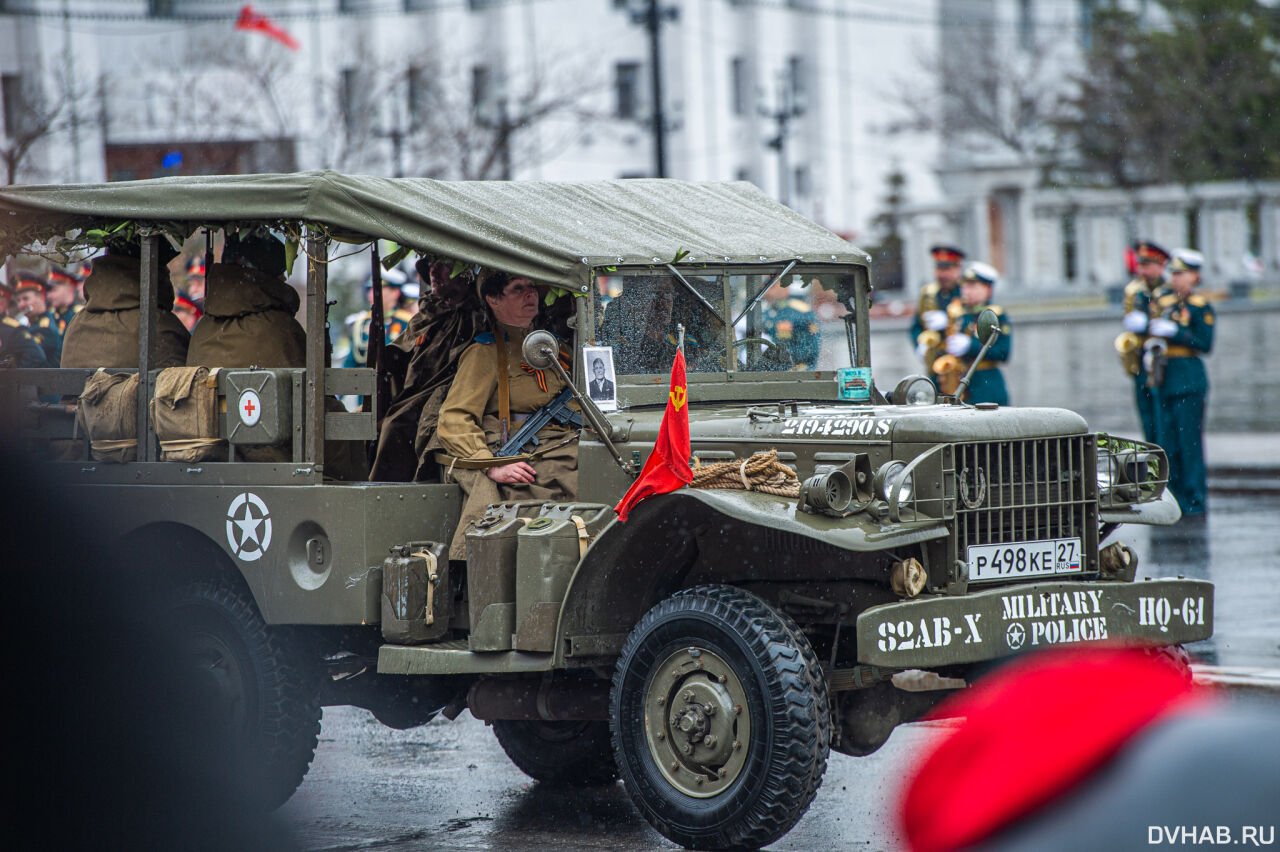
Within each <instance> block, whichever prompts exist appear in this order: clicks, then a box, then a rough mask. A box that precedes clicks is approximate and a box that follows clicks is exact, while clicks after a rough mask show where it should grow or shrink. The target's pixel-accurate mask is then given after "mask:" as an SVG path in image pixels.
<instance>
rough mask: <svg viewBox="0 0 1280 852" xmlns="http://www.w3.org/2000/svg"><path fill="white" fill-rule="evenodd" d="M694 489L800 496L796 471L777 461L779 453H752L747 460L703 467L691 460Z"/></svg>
mask: <svg viewBox="0 0 1280 852" xmlns="http://www.w3.org/2000/svg"><path fill="white" fill-rule="evenodd" d="M690 485H691V486H692V487H693V488H736V489H739V490H746V491H759V492H761V493H763V494H774V495H776V496H778V497H799V496H800V479H799V477H797V476H796V472H795V471H794V470H792V469H791V468H789V467H787V466H786V465H785V464H783V463H782V462H780V461H778V451H777V450H769V451H768V452H761V453H755V454H754V455H752V456H751V458H748V459H742V460H738V459H734V460H733V461H724V462H712V463H711V464H703V463H702V462H701V461H700V460H699V459H698V457H697V456H694V458H693V482H691V483H690Z"/></svg>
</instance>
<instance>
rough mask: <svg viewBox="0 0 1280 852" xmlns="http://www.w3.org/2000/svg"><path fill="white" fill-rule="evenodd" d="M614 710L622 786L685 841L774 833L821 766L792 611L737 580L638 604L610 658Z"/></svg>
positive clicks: (816, 687) (825, 712)
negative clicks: (643, 607) (636, 616)
mask: <svg viewBox="0 0 1280 852" xmlns="http://www.w3.org/2000/svg"><path fill="white" fill-rule="evenodd" d="M610 714H611V718H612V722H611V724H612V727H613V748H614V753H615V755H616V757H617V761H618V766H619V769H620V771H621V773H622V778H623V781H624V782H625V784H626V788H627V792H628V793H629V794H630V796H631V798H632V800H633V801H634V802H635V804H636V807H638V808H639V809H640V812H641V813H642V814H643V815H644V817H645V818H646V819H647V820H648V821H649V822H650V823H651V824H652V825H653V826H654V827H655V828H656V829H657V830H658V831H660V832H661V833H662V834H663V835H665V836H666V837H668V838H670V839H671V840H673V841H675V842H676V843H680V844H682V845H684V846H687V847H691V848H697V849H736V848H740V847H749V848H754V847H759V846H763V845H766V844H769V843H772V842H774V841H775V840H777V839H778V838H780V837H781V836H782V835H784V834H786V833H787V832H788V831H789V830H790V829H791V827H792V826H794V825H795V823H796V822H797V821H798V820H799V819H800V817H801V816H802V815H803V814H804V812H805V811H806V810H807V809H808V807H809V804H810V803H811V802H812V801H813V797H814V795H815V794H816V793H817V791H818V787H819V785H821V783H822V775H823V773H824V772H825V770H826V763H827V754H828V752H829V750H830V743H831V712H830V704H829V698H828V695H827V687H826V680H825V678H824V677H823V674H822V671H821V668H820V667H819V665H818V661H817V658H816V656H815V655H814V653H813V650H812V648H811V647H810V645H809V641H808V639H806V638H805V636H804V634H803V633H801V632H800V629H799V628H798V627H796V625H795V622H793V621H792V620H791V619H790V618H789V617H787V616H786V615H785V614H784V613H781V612H779V611H778V610H775V609H774V608H773V607H771V606H769V604H767V603H765V602H764V601H763V600H761V599H760V598H758V597H756V596H755V595H752V594H750V593H748V592H745V591H743V590H741V589H736V588H732V587H729V586H700V587H698V588H695V589H689V590H686V591H683V592H679V593H677V594H676V595H673V596H672V597H670V598H668V599H667V600H665V601H662V602H661V603H660V604H658V605H657V606H655V607H654V608H653V609H651V610H650V611H649V612H648V613H646V614H645V616H644V618H642V619H641V620H640V623H639V624H637V625H636V627H635V629H634V630H632V632H631V635H630V637H628V639H627V642H626V645H625V646H624V648H623V651H622V655H621V657H620V658H619V659H618V664H617V669H616V670H615V673H614V678H613V691H612V695H611V702H610Z"/></svg>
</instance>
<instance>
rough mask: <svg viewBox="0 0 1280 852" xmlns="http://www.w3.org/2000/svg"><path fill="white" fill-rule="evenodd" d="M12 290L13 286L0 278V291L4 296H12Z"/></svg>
mask: <svg viewBox="0 0 1280 852" xmlns="http://www.w3.org/2000/svg"><path fill="white" fill-rule="evenodd" d="M13 292H14V291H13V287H11V286H10V285H9V282H8V281H5V280H4V279H3V278H0V293H4V294H5V295H6V296H12V295H13Z"/></svg>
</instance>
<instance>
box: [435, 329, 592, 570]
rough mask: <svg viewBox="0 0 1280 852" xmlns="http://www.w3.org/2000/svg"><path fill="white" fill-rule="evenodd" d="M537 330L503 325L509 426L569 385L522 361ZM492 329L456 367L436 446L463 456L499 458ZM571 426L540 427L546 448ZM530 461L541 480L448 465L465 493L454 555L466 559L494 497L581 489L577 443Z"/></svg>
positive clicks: (557, 496)
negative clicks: (504, 479) (501, 478)
mask: <svg viewBox="0 0 1280 852" xmlns="http://www.w3.org/2000/svg"><path fill="white" fill-rule="evenodd" d="M532 330H533V329H528V328H516V327H515V326H509V325H501V324H499V325H498V332H499V333H501V334H503V337H504V340H505V343H504V348H505V354H506V359H505V360H506V374H507V387H508V393H509V395H510V410H511V420H512V422H511V424H510V425H509V427H508V428H509V433H510V434H514V433H515V432H516V430H518V429H519V428H520V423H522V422H523V421H524V420H525V418H526V417H527V415H529V414H532V413H534V412H535V411H537V410H538V409H539V408H541V407H542V406H544V405H546V404H547V403H548V402H550V401H551V399H552V398H553V397H554V396H555V395H556V394H557V393H559V392H560V390H562V389H563V388H564V383H563V382H561V381H560V379H559V378H557V377H556V376H555V375H554V374H553V373H552V372H550V371H543V374H542V376H543V382H544V383H545V385H546V390H543V389H542V386H541V385H539V383H538V376H537V374H536V373H534V372H533V371H531V370H530V369H529V368H527V367H526V366H525V365H524V364H522V363H521V358H520V347H521V344H523V343H524V338H525V336H526V335H528V334H529V332H531V331H532ZM498 350H499V346H498V342H497V340H496V339H495V336H494V334H493V333H491V332H486V333H485V334H481V335H479V336H478V337H477V338H476V342H475V343H473V344H471V346H469V347H467V349H466V351H464V352H463V353H462V358H461V359H459V361H458V372H457V375H456V376H455V377H454V380H453V384H452V385H450V386H449V393H448V395H447V396H446V397H445V400H444V405H443V406H441V408H440V423H439V427H438V428H437V431H436V439H435V443H436V445H437V446H438V447H439V448H441V449H442V450H444V452H445V453H446V454H447V455H449V456H452V457H453V458H456V459H459V460H483V459H492V458H494V457H495V456H494V450H496V449H498V447H499V446H501V444H502V437H501V429H500V424H499V421H498V405H499V402H498V375H499V372H498V370H499V362H500V357H501V353H500V352H499V351H498ZM570 434H571V433H570V431H569V430H567V429H565V428H564V427H562V426H559V425H557V424H555V423H549V424H547V425H546V426H544V427H543V428H542V429H541V430H540V431H539V432H538V439H539V441H541V445H540V448H541V447H551V446H552V445H554V444H557V443H559V442H561V441H563V440H564V439H566V438H568V437H569V436H570ZM530 464H532V465H533V469H534V471H535V472H536V476H537V479H536V481H535V482H533V483H532V484H524V483H519V484H514V485H509V484H505V483H497V482H494V481H493V480H491V479H489V477H488V476H486V475H485V471H484V470H466V469H463V468H460V467H457V466H451V465H448V464H445V465H443V467H444V472H445V479H446V481H450V482H456V483H457V484H458V485H460V486H461V487H462V491H463V493H464V495H465V497H464V500H463V504H462V517H461V519H460V520H459V523H458V528H457V532H456V533H455V534H454V537H453V543H452V545H451V546H450V548H449V558H450V559H466V558H467V548H466V529H467V527H468V526H469V525H470V523H471V522H472V521H474V520H476V519H477V518H479V517H481V516H482V515H483V514H484V510H485V507H486V506H488V505H489V504H491V503H502V502H512V501H517V500H572V499H574V498H575V497H576V496H577V493H578V447H577V443H576V442H574V441H570V442H569V443H567V444H565V445H563V446H560V447H556V448H555V449H549V450H548V451H547V452H546V453H545V454H543V455H540V456H539V457H538V458H536V459H534V460H533V461H532V462H530Z"/></svg>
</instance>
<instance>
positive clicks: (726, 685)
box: [645, 647, 751, 798]
mask: <svg viewBox="0 0 1280 852" xmlns="http://www.w3.org/2000/svg"><path fill="white" fill-rule="evenodd" d="M745 706H746V693H745V691H744V690H743V688H742V683H741V681H739V680H738V677H737V675H736V674H734V672H733V670H732V669H731V668H730V667H729V665H728V663H726V662H725V661H724V660H723V659H722V658H721V657H720V656H719V655H717V654H715V653H714V652H712V651H708V650H706V649H702V648H692V647H691V648H686V649H682V650H680V651H678V652H676V653H673V654H671V655H670V656H669V657H668V658H667V659H666V660H664V661H663V662H662V664H661V665H660V666H659V667H658V668H657V670H656V671H655V673H654V676H653V678H652V679H651V681H650V683H649V686H648V689H647V692H646V696H645V731H646V737H647V739H648V744H649V752H650V754H651V755H652V757H653V759H654V762H655V763H656V764H657V765H658V768H659V770H660V771H661V772H662V774H663V776H664V777H665V778H666V779H667V781H669V782H670V783H671V784H672V785H673V786H674V787H676V788H677V789H678V790H680V791H681V792H682V793H685V794H686V795H689V796H695V797H698V798H708V797H711V796H715V795H717V794H718V793H720V792H722V791H724V790H725V789H726V788H728V787H729V786H730V785H731V784H732V783H733V782H734V780H735V779H736V778H737V777H738V774H739V773H740V772H741V770H742V767H743V765H744V764H745V762H746V755H747V749H748V745H749V743H750V733H751V721H750V716H749V714H747V713H745V712H744V711H743V708H744V707H745Z"/></svg>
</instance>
